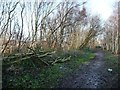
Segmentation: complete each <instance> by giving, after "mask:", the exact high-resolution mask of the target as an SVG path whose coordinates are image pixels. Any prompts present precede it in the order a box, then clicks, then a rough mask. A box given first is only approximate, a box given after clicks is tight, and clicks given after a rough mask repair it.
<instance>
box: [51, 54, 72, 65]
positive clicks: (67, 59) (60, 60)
mask: <svg viewBox="0 0 120 90" xmlns="http://www.w3.org/2000/svg"><path fill="white" fill-rule="evenodd" d="M70 58H71V56H69V57H67V58H66V59H65V58H63V59H57V60H55V61H54V62H53V63H52V65H54V64H55V63H63V62H66V61H69V60H70Z"/></svg>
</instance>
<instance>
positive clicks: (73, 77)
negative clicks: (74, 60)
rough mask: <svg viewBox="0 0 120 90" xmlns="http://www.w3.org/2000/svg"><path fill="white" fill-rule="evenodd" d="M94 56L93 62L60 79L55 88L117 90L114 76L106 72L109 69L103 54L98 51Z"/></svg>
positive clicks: (113, 73) (112, 73)
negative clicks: (111, 89)
mask: <svg viewBox="0 0 120 90" xmlns="http://www.w3.org/2000/svg"><path fill="white" fill-rule="evenodd" d="M95 55H96V57H95V58H94V59H93V60H91V61H90V62H88V63H86V64H83V65H80V67H79V68H78V69H77V70H76V71H74V72H73V73H72V74H69V75H68V76H66V77H64V78H63V79H61V80H60V83H59V84H58V86H57V88H111V87H112V88H117V87H118V85H117V83H115V85H114V81H115V82H116V78H117V77H116V74H115V72H114V71H112V72H109V71H108V68H110V67H108V66H107V63H106V62H105V60H104V53H103V52H102V51H100V50H98V51H96V52H95ZM113 85H114V86H113Z"/></svg>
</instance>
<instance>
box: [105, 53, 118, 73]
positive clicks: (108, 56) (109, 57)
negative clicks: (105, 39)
mask: <svg viewBox="0 0 120 90" xmlns="http://www.w3.org/2000/svg"><path fill="white" fill-rule="evenodd" d="M104 55H105V56H104V59H105V60H106V61H107V63H108V66H109V67H110V68H112V69H113V70H115V71H116V72H120V65H118V57H117V56H115V55H114V54H112V53H111V52H109V51H104Z"/></svg>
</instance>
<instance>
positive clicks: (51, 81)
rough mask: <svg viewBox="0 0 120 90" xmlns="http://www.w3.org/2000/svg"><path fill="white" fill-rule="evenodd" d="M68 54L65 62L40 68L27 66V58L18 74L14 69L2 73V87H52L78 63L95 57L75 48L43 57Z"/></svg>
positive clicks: (60, 56)
mask: <svg viewBox="0 0 120 90" xmlns="http://www.w3.org/2000/svg"><path fill="white" fill-rule="evenodd" d="M69 56H71V59H70V60H69V61H67V62H64V63H56V64H55V65H51V66H48V67H44V68H40V67H39V65H37V68H33V67H32V65H31V66H29V63H30V62H29V60H28V61H26V62H24V65H21V67H22V68H23V69H22V71H20V72H19V73H18V74H16V71H12V72H9V74H8V72H7V73H6V72H5V73H3V74H4V75H3V87H14V88H19V87H25V88H53V87H55V86H56V85H57V84H58V82H59V79H60V78H62V77H64V76H65V75H67V74H70V73H72V72H73V71H74V70H76V69H77V68H78V67H79V65H80V64H82V63H84V62H88V61H89V60H90V59H93V58H94V57H95V55H94V54H93V53H92V52H91V51H90V50H84V51H78V50H76V51H66V52H58V53H56V54H55V55H53V56H52V58H50V57H48V58H47V57H45V59H46V61H48V60H49V59H50V60H52V59H55V58H56V57H59V58H66V57H69ZM25 65H26V66H25ZM19 68H20V66H19ZM4 70H5V69H4Z"/></svg>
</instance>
